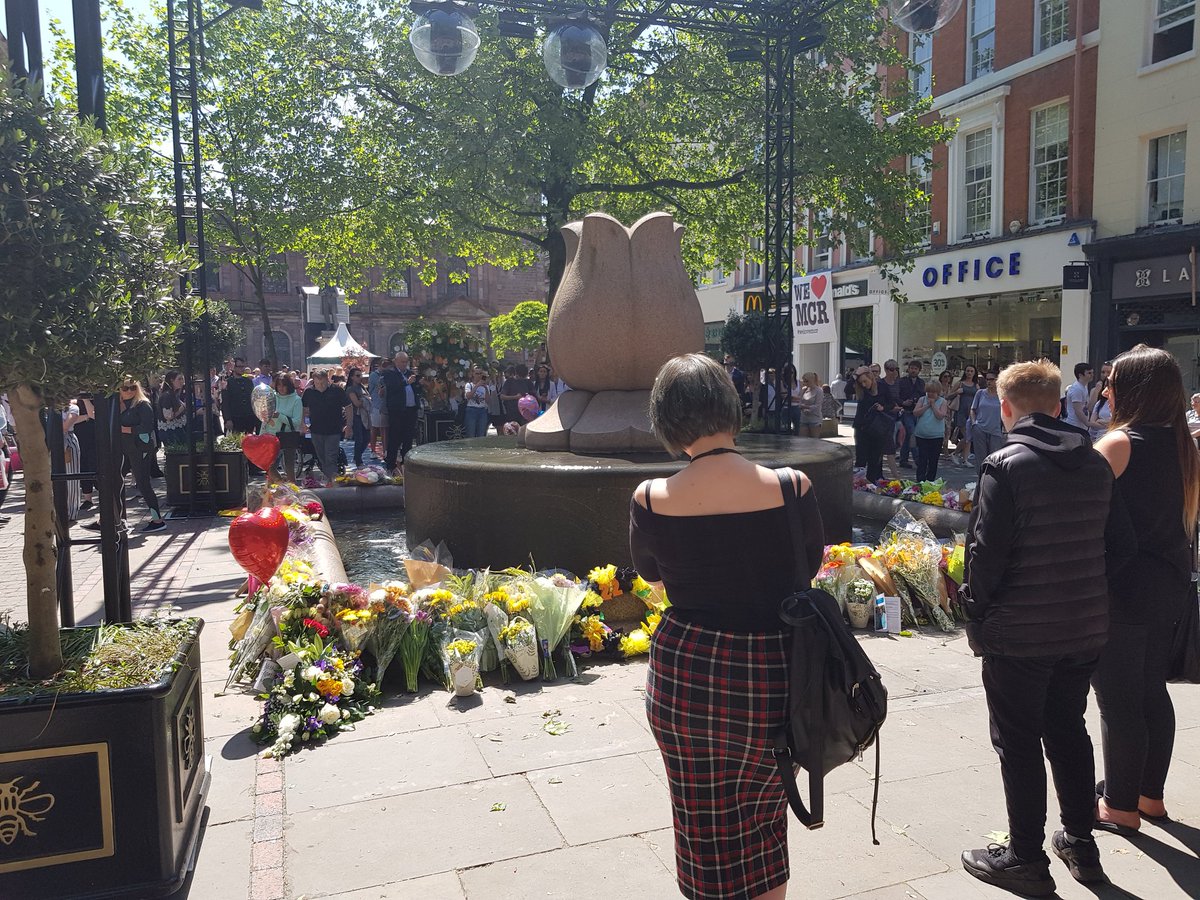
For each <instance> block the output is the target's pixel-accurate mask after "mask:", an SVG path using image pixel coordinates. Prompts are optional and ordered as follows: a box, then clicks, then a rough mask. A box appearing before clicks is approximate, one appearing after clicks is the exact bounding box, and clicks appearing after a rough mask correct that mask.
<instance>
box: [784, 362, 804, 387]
mask: <svg viewBox="0 0 1200 900" xmlns="http://www.w3.org/2000/svg"><path fill="white" fill-rule="evenodd" d="M799 381H800V378H799V376H798V375H797V374H796V367H795V366H794V365H792V364H791V363H788V364H787V365H785V366H784V367H783V386H784V387H785V388H788V389H789V390H793V389H795V387H796V385H797V383H798V382H799Z"/></svg>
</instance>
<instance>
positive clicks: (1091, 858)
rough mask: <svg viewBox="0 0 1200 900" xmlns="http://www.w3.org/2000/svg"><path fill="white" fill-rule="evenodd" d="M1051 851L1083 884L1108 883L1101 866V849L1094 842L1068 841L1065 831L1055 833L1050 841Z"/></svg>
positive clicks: (1073, 876) (1072, 875)
mask: <svg viewBox="0 0 1200 900" xmlns="http://www.w3.org/2000/svg"><path fill="white" fill-rule="evenodd" d="M1050 849H1051V850H1053V851H1054V855H1055V856H1057V857H1058V858H1059V859H1061V860H1062V861H1063V862H1065V863H1066V864H1067V868H1068V869H1070V870H1071V877H1072V878H1074V879H1075V880H1076V881H1078V882H1080V883H1081V884H1102V883H1104V882H1107V881H1108V876H1107V875H1105V874H1104V867H1103V866H1102V865H1100V848H1099V847H1097V846H1096V842H1095V841H1093V840H1086V841H1075V842H1074V843H1072V842H1071V841H1068V840H1067V834H1066V832H1065V831H1056V832H1054V837H1052V838H1051V839H1050Z"/></svg>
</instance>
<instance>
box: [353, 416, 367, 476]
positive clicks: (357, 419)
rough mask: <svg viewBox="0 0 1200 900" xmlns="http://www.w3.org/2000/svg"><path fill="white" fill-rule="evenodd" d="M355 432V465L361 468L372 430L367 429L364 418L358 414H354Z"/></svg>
mask: <svg viewBox="0 0 1200 900" xmlns="http://www.w3.org/2000/svg"><path fill="white" fill-rule="evenodd" d="M353 430H354V464H355V465H356V466H361V465H362V464H363V461H362V457H363V451H364V450H366V449H367V438H368V436H369V434H370V430H369V429H368V428H367V425H366V423H365V422H363V420H362V416H360V415H359V414H358V413H357V412H355V414H354V423H353Z"/></svg>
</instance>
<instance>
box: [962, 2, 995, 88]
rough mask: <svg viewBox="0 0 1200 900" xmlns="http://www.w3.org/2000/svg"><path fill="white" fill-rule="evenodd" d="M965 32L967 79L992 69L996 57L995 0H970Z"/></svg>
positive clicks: (986, 73) (977, 76)
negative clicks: (966, 32)
mask: <svg viewBox="0 0 1200 900" xmlns="http://www.w3.org/2000/svg"><path fill="white" fill-rule="evenodd" d="M970 3H971V7H970V12H969V18H968V20H967V21H968V28H967V31H968V34H967V75H968V78H967V80H968V81H973V80H974V79H976V78H982V77H983V76H984V75H988V74H990V73H991V71H992V67H993V63H994V62H995V57H996V0H970Z"/></svg>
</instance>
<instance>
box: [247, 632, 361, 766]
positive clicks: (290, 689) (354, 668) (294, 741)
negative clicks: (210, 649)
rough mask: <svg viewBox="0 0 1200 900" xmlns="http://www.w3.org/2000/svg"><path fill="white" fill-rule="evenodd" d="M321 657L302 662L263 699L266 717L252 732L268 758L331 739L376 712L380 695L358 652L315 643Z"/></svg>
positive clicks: (316, 652) (318, 641)
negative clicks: (363, 674)
mask: <svg viewBox="0 0 1200 900" xmlns="http://www.w3.org/2000/svg"><path fill="white" fill-rule="evenodd" d="M313 649H314V651H315V656H314V657H313V658H312V659H301V661H300V662H299V663H297V664H296V665H295V666H294V667H293V668H292V669H290V670H289V671H287V672H284V674H283V678H282V679H281V680H280V681H279V682H278V683H277V684H276V685H275V686H274V687H273V688H271V690H270V691H269V692H268V693H267V694H265V695H263V699H264V701H265V702H264V705H263V714H262V717H261V718H260V719H259V721H258V722H257V723H256V724H255V725H254V727H253V729H252V731H253V734H254V738H255V740H257V741H258V742H259V743H261V744H268V745H269V746H268V747H267V749H266V750H264V751H263V754H262V755H263V756H265V757H268V758H269V757H281V756H286V755H287V754H289V753H291V752H292V751H293V750H296V749H298V748H299V747H301V746H303V745H304V744H306V743H309V742H311V741H316V740H320V739H322V738H327V737H331V736H332V735H335V734H337V733H338V732H339V731H341V730H343V729H345V728H348V727H350V726H352V725H353V724H354V723H355V722H358V721H361V720H362V719H363V718H364V717H365V716H367V715H368V714H369V713H370V712H372V710H373V707H372V705H371V704H372V701H373V700H374V699H375V697H377V696H378V694H379V691H378V689H377V688H376V686H375V685H374V684H372V683H369V682H367V681H366V680H365V679H363V678H361V677H360V675H361V672H362V664H361V663H360V662H359V659H358V654H357V653H349V652H347V651H344V650H340V649H338V648H337V647H335V646H334V645H332V644H324V643H322V642H321V640H320V639H319V638H318V639H317V640H316V641H315V643H314V644H313Z"/></svg>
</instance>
